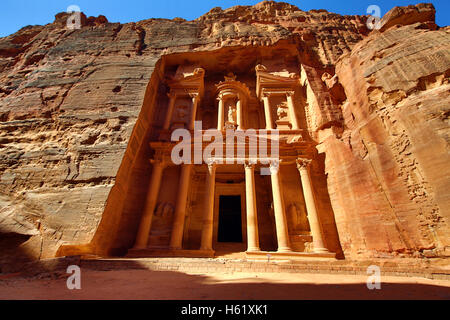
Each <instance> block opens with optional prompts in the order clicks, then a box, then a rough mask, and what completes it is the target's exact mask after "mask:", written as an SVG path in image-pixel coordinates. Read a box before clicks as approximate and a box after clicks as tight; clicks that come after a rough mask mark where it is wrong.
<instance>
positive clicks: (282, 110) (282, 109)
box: [277, 102, 289, 121]
mask: <svg viewBox="0 0 450 320" xmlns="http://www.w3.org/2000/svg"><path fill="white" fill-rule="evenodd" d="M277 117H278V120H279V121H280V120H281V121H284V120H289V119H288V108H287V105H286V103H285V102H283V103H280V104H279V105H278V106H277Z"/></svg>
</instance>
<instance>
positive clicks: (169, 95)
mask: <svg viewBox="0 0 450 320" xmlns="http://www.w3.org/2000/svg"><path fill="white" fill-rule="evenodd" d="M167 96H168V97H169V98H170V99H175V98H176V97H177V96H178V94H177V93H176V92H172V91H170V92H169V93H167Z"/></svg>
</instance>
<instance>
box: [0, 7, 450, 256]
mask: <svg viewBox="0 0 450 320" xmlns="http://www.w3.org/2000/svg"><path fill="white" fill-rule="evenodd" d="M423 10H425V11H426V12H428V13H430V12H431V11H432V13H433V14H432V16H433V18H434V11H433V10H434V9H431V8H426V7H424V8H423ZM430 10H431V11H430ZM398 16H401V15H400V14H398V15H397V16H395V17H396V19H398ZM423 16H424V14H423V13H421V14H420V17H421V18H420V19H423V18H422V17H423ZM66 19H67V15H65V14H58V15H57V16H56V20H55V22H54V23H52V24H49V25H46V26H33V27H26V28H24V29H22V30H20V31H18V32H17V33H15V34H13V35H11V36H9V37H6V38H1V39H0V121H1V122H0V234H1V236H0V237H1V238H2V239H3V240H2V239H0V248H14V250H13V251H14V253H15V255H16V256H21V257H22V258H24V259H28V258H29V259H36V258H46V257H53V256H54V255H55V253H56V251H57V249H58V248H59V247H60V246H61V245H62V244H79V243H89V242H90V241H91V240H92V239H93V238H94V234H95V232H96V229H97V226H98V225H99V222H100V220H101V217H102V213H103V212H104V211H105V207H106V208H107V209H106V210H108V207H110V208H113V211H117V212H118V211H121V212H122V211H124V210H125V211H126V208H125V209H124V210H118V209H117V208H116V206H118V205H119V204H120V203H121V202H120V201H119V200H118V199H124V198H125V197H128V199H130V198H129V197H131V199H133V197H136V198H138V197H139V194H138V193H139V192H141V193H145V192H146V190H145V184H146V181H148V175H149V172H148V163H142V164H141V163H135V160H136V159H138V158H139V157H138V155H140V156H142V155H143V154H144V155H145V154H146V153H147V152H148V148H147V146H146V144H143V143H141V142H139V141H145V139H143V137H145V136H146V135H148V134H150V133H151V128H152V126H153V124H152V123H151V121H149V120H148V119H145V116H144V115H146V114H149V113H151V112H153V111H154V110H151V108H152V99H154V95H155V94H156V92H157V91H158V90H160V89H161V88H160V76H161V75H160V74H159V72H160V70H161V68H162V66H161V63H162V60H160V58H161V57H162V56H168V55H170V54H174V53H189V52H191V53H192V52H204V51H213V50H219V49H221V48H234V47H236V48H238V47H248V46H250V47H258V46H275V45H279V44H280V43H281V42H282V41H285V42H287V43H289V44H290V45H291V46H295V47H296V48H297V50H298V56H299V60H300V61H301V63H302V65H303V66H304V70H303V71H302V72H303V74H304V75H305V76H304V77H303V76H302V81H304V83H306V84H307V87H308V90H310V93H311V94H310V95H309V96H310V97H311V99H312V100H311V101H308V109H307V110H306V113H307V114H308V116H309V118H310V121H311V123H310V126H309V128H308V129H309V131H310V133H311V136H313V137H314V138H315V139H316V140H317V142H318V143H319V146H318V149H319V150H320V151H321V152H323V153H324V154H325V164H326V166H325V170H326V173H327V174H328V190H329V193H330V198H331V202H332V206H333V210H334V212H335V218H336V224H337V227H338V232H339V237H340V240H341V244H342V246H343V249H344V253H345V255H346V256H347V257H355V258H356V257H359V256H360V255H358V253H361V254H362V255H364V256H367V255H368V256H372V255H376V254H378V253H379V252H382V253H384V254H391V253H392V252H409V253H413V252H417V251H420V250H422V249H432V248H435V247H436V248H439V250H441V251H443V248H444V247H445V246H447V245H448V239H449V238H448V227H447V225H446V221H447V220H448V214H449V213H448V210H449V204H448V201H449V195H448V192H446V188H447V187H448V184H449V179H448V171H449V170H448V159H447V158H445V157H448V154H447V148H448V61H449V60H448V51H449V50H448V47H449V44H448V41H449V36H448V30H446V29H440V30H434V29H436V26H435V25H434V24H433V23H432V22H430V21H428V20H429V19H425V20H426V21H425V23H422V24H420V25H417V24H411V23H414V22H417V21H415V20H414V19H412V20H411V21H408V22H407V24H408V25H407V26H402V27H400V28H398V29H396V28H395V26H394V28H392V27H391V28H390V29H389V28H388V29H387V30H386V31H384V32H383V33H380V32H378V31H374V32H372V33H371V34H370V36H369V37H367V38H366V36H367V35H368V34H369V30H367V28H366V26H365V21H366V17H363V16H361V17H360V16H340V15H337V14H332V13H328V12H326V11H324V10H317V11H310V12H304V11H301V10H299V9H298V8H296V7H295V6H291V5H288V4H284V3H274V2H262V3H260V4H258V5H255V6H253V7H244V6H237V7H233V8H230V9H227V10H221V9H220V8H214V9H212V10H211V11H210V12H209V13H207V14H206V15H204V16H202V17H200V18H198V19H196V20H194V21H184V20H183V19H174V20H164V19H150V20H144V21H140V22H137V23H128V24H118V23H108V22H107V20H106V18H104V17H99V18H92V17H91V18H85V17H84V18H83V27H82V28H81V29H80V30H74V31H70V30H67V29H66V28H65V21H66ZM389 21H390V20H389ZM396 21H397V20H396ZM420 22H423V21H420ZM396 23H397V22H396ZM384 25H385V26H386V27H385V28H387V27H389V25H388V24H386V23H385V24H384ZM411 36H413V37H415V38H414V44H415V45H414V46H409V45H408V43H407V40H408V38H410V37H411ZM364 38H365V39H364ZM363 39H364V40H363ZM360 41H362V42H360ZM358 42H359V43H358ZM357 43H358V45H356V47H355V44H357ZM414 48H415V49H414ZM380 54H381V56H379V55H380ZM343 55H344V56H343ZM414 57H415V58H414ZM158 61H159V62H158ZM336 64H337V67H336V72H337V74H338V76H339V79H340V83H338V82H337V80H336V78H334V80H336V81H335V82H337V83H335V84H333V81H328V82H324V81H322V76H323V74H324V72H327V73H328V74H330V75H331V76H333V75H334V74H335V65H336ZM411 65H412V66H411ZM409 69H410V70H414V71H411V72H410V73H405V72H406V71H405V70H409ZM299 73H300V70H299ZM327 83H328V84H327ZM341 85H342V86H343V88H341V87H340V86H341ZM344 91H345V94H346V95H347V97H345V94H343V92H344ZM445 99H447V100H445ZM445 101H447V103H445ZM445 108H447V109H445ZM446 110H447V111H446ZM352 113H353V116H352ZM353 117H354V118H353ZM138 119H140V121H138ZM133 130H134V131H133ZM133 132H134V134H133V135H132V133H133ZM132 136H137V137H140V140H139V141H138V140H131V137H132ZM121 164H122V165H121ZM119 166H120V168H119ZM130 168H133V170H132V171H130ZM446 172H447V175H446V174H445V173H446ZM118 175H123V176H124V178H123V179H122V181H128V180H127V179H135V181H140V185H142V186H143V189H142V190H140V191H138V192H137V193H136V191H134V193H133V194H131V195H129V194H128V192H129V190H126V189H124V187H125V186H126V183H125V184H124V185H117V184H116V185H115V183H116V180H117V178H118ZM112 194H113V195H114V196H111V195H112ZM108 196H109V199H110V200H109V201H107V199H108ZM112 199H116V200H114V201H113V200H112ZM121 219H126V216H122V217H120V216H118V217H117V219H116V221H117V222H116V224H115V226H113V225H109V224H107V223H106V224H103V225H104V227H102V228H110V229H108V230H103V231H104V233H97V236H96V237H97V238H96V242H101V239H99V238H101V237H104V236H105V233H107V232H109V233H111V234H113V237H118V235H117V234H115V233H117V224H119V223H120V221H121ZM446 219H447V220H446ZM380 225H382V226H384V227H383V228H381V229H380ZM115 228H116V229H115ZM380 230H383V231H380ZM129 232H132V230H130V231H129ZM4 252H6V251H4ZM12 256H13V255H12V251H8V252H7V255H6V258H7V259H9V258H11V257H12Z"/></svg>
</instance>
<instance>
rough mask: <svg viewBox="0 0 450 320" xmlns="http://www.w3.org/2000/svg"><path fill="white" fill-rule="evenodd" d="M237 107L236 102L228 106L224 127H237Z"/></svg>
mask: <svg viewBox="0 0 450 320" xmlns="http://www.w3.org/2000/svg"><path fill="white" fill-rule="evenodd" d="M236 110H237V107H236V103H234V102H233V103H231V104H230V105H229V106H228V113H227V121H226V122H225V129H236V127H237V121H236V119H237V112H236Z"/></svg>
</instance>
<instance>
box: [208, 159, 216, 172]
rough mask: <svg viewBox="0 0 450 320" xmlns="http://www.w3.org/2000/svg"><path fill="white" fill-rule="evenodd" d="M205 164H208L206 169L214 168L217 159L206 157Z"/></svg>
mask: <svg viewBox="0 0 450 320" xmlns="http://www.w3.org/2000/svg"><path fill="white" fill-rule="evenodd" d="M205 163H206V165H207V166H208V170H209V171H211V170H213V169H215V168H216V166H217V164H219V160H217V159H208V160H205Z"/></svg>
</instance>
